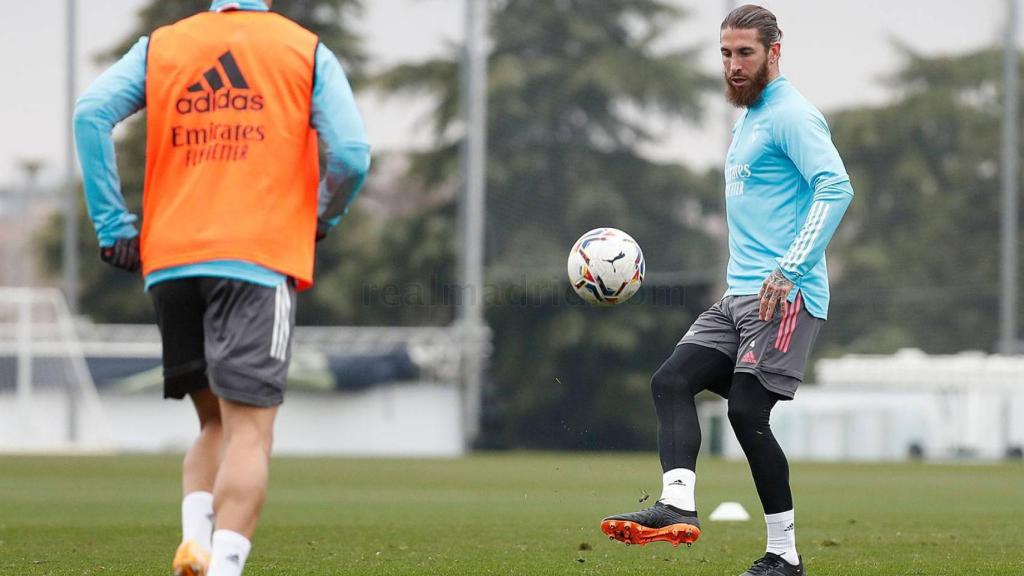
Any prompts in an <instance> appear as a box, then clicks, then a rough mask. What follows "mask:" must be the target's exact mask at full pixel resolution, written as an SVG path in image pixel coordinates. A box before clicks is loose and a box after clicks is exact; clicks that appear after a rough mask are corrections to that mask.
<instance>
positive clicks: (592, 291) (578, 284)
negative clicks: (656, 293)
mask: <svg viewBox="0 0 1024 576" xmlns="http://www.w3.org/2000/svg"><path fill="white" fill-rule="evenodd" d="M568 269H569V283H570V284H572V287H573V289H574V290H576V293H577V294H579V295H580V298H583V299H584V300H586V301H587V302H589V303H591V304H596V305H598V306H611V305H612V304H620V303H622V302H625V301H626V300H629V299H630V297H632V296H633V294H636V291H637V290H639V289H640V283H641V282H643V281H644V253H643V252H642V251H641V250H640V245H639V244H637V243H636V241H635V240H633V238H631V237H630V236H629V234H626V233H625V232H623V231H622V230H616V229H615V228H595V229H594V230H591V231H590V232H587V233H586V234H584V235H583V236H581V237H580V239H579V240H577V241H576V244H575V245H573V247H572V251H570V252H569V267H568Z"/></svg>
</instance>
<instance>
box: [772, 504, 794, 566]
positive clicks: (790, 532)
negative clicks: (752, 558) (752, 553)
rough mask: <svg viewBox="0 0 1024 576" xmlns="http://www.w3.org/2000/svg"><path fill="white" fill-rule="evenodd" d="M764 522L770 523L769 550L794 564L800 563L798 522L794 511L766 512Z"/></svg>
mask: <svg viewBox="0 0 1024 576" xmlns="http://www.w3.org/2000/svg"><path fill="white" fill-rule="evenodd" d="M764 523H765V524H767V525H768V548H767V550H766V551H767V552H771V553H772V554H778V555H779V556H782V559H783V560H785V561H786V562H789V563H790V564H792V565H793V566H796V565H797V564H799V563H800V556H799V555H797V553H796V522H795V521H794V515H793V511H792V510H790V511H788V512H779V513H778V514H765V515H764Z"/></svg>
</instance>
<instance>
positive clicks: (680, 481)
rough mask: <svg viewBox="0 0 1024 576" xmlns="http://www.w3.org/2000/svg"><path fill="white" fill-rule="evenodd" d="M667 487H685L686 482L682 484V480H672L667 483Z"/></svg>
mask: <svg viewBox="0 0 1024 576" xmlns="http://www.w3.org/2000/svg"><path fill="white" fill-rule="evenodd" d="M668 485H669V486H686V482H683V481H682V480H673V481H671V482H669V483H668Z"/></svg>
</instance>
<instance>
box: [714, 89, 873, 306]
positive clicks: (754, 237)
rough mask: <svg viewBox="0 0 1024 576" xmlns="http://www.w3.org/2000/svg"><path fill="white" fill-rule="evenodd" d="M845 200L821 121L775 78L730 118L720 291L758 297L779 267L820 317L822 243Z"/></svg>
mask: <svg viewBox="0 0 1024 576" xmlns="http://www.w3.org/2000/svg"><path fill="white" fill-rule="evenodd" d="M852 199H853V188H852V187H851V186H850V177H849V176H848V175H847V174H846V168H845V167H844V166H843V160H842V159H841V158H840V157H839V152H838V151H837V150H836V147H835V145H834V144H833V143H832V135H831V133H830V132H829V129H828V124H826V123H825V118H824V117H823V116H822V115H821V112H819V111H818V109H817V108H815V107H814V106H813V105H812V104H811V103H810V102H808V101H807V99H805V98H804V97H803V96H802V95H801V94H800V93H799V92H797V90H796V88H794V87H793V85H792V84H791V83H790V82H789V80H787V79H786V78H785V77H784V76H780V77H778V78H776V79H775V80H773V81H772V82H770V83H769V84H768V86H767V87H765V89H764V92H763V93H762V96H761V98H760V100H758V102H757V103H755V104H754V105H752V106H750V107H749V108H748V109H747V110H746V112H745V113H744V114H743V115H742V116H741V117H740V119H739V120H738V121H737V122H736V125H735V126H734V127H733V137H732V144H731V145H730V146H729V152H728V154H727V155H726V165H725V204H726V216H727V218H728V222H729V268H728V276H727V281H728V290H727V291H726V295H727V296H730V295H735V296H746V295H752V294H757V293H758V291H760V289H761V285H762V284H763V282H764V280H765V278H767V277H768V275H769V274H771V273H772V271H773V270H775V269H776V268H778V269H780V270H781V271H782V273H783V275H785V276H786V277H787V278H789V279H790V280H792V281H793V283H794V284H795V286H796V288H797V289H798V290H799V291H801V292H802V293H803V298H804V302H806V305H807V311H808V312H809V313H810V314H811V315H812V316H814V317H816V318H822V319H825V318H826V317H827V316H828V302H829V290H828V270H827V269H826V265H825V248H826V247H827V246H828V243H829V240H831V239H832V234H833V233H834V232H835V231H836V228H837V227H838V226H839V221H840V220H842V217H843V214H844V213H845V212H846V208H847V206H849V205H850V201H851V200H852ZM796 293H797V290H794V291H793V292H791V293H790V296H789V299H790V301H792V300H793V299H794V298H795V297H796Z"/></svg>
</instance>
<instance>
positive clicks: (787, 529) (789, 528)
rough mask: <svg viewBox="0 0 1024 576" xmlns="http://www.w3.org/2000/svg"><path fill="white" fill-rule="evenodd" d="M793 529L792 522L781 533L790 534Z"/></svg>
mask: <svg viewBox="0 0 1024 576" xmlns="http://www.w3.org/2000/svg"><path fill="white" fill-rule="evenodd" d="M794 527H795V526H794V524H793V523H792V522H790V523H789V526H786V527H785V528H783V529H782V531H783V532H792V530H793V528H794Z"/></svg>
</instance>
